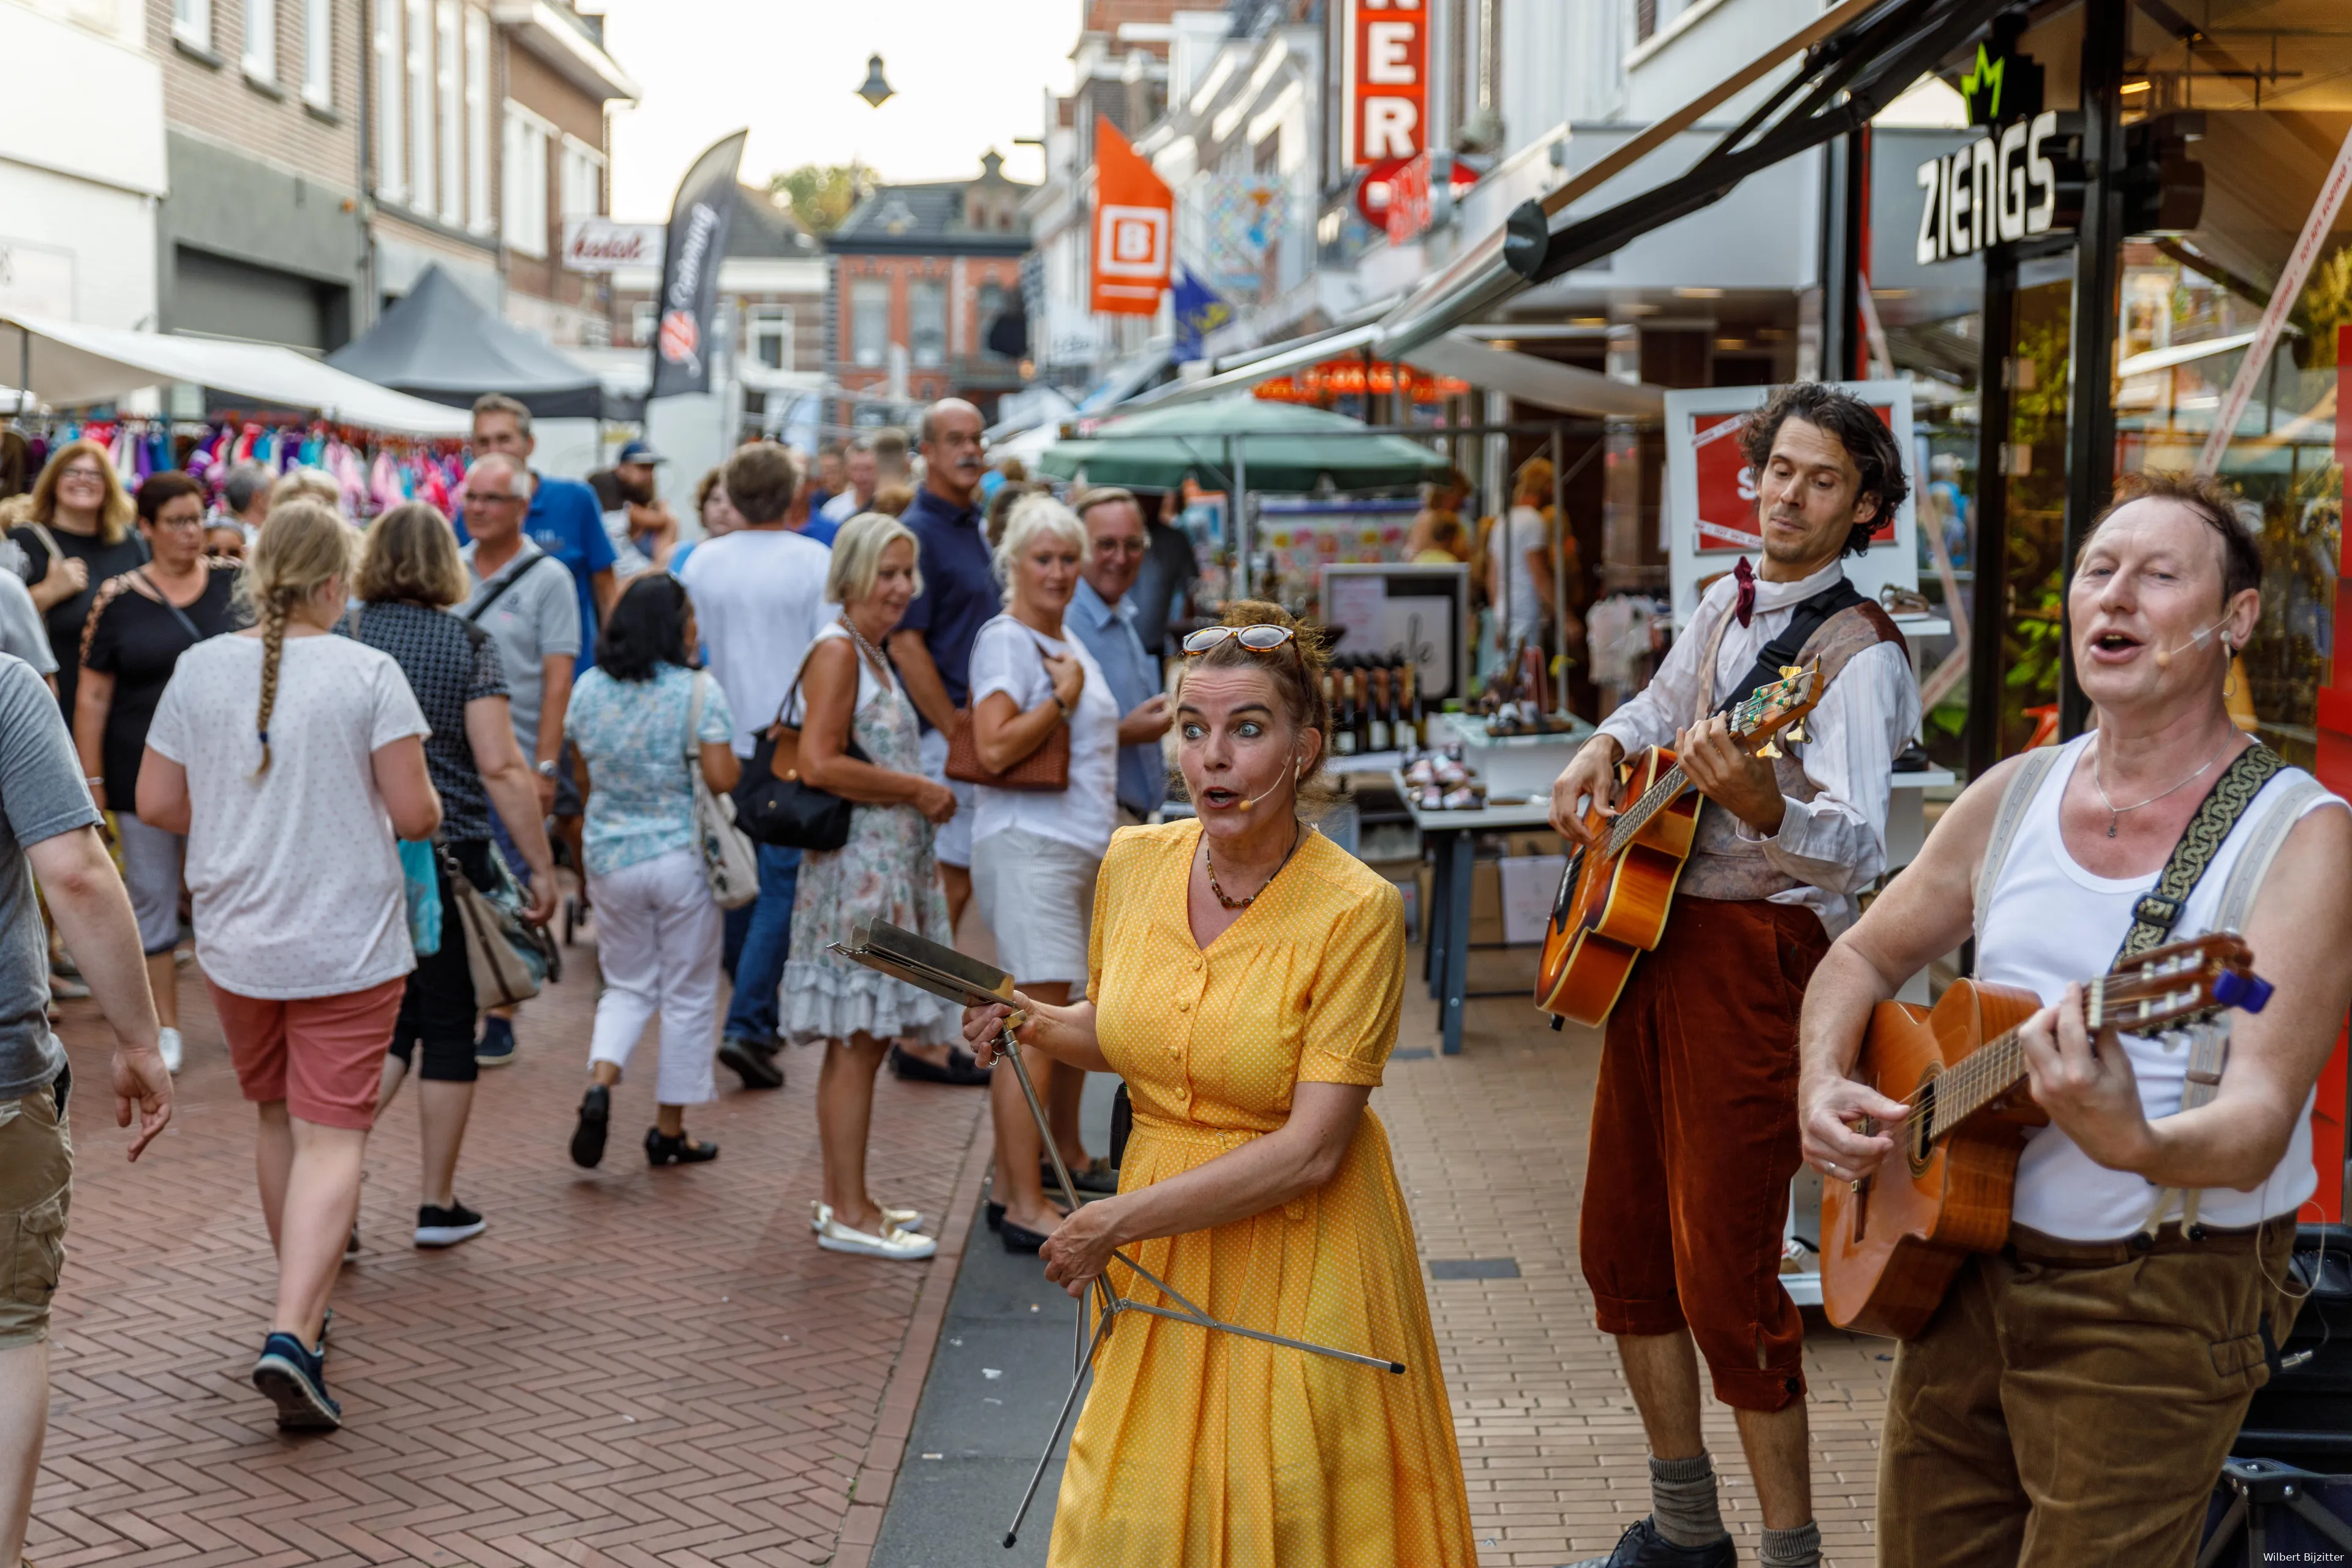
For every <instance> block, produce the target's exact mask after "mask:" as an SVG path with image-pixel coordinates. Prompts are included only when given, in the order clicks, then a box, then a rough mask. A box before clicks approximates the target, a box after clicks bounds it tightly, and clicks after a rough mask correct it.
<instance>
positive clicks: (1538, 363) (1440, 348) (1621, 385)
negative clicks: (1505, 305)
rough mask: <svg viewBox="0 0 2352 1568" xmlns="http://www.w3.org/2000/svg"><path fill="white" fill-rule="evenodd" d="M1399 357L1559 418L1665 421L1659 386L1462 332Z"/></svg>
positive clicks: (1406, 361) (1434, 341)
mask: <svg viewBox="0 0 2352 1568" xmlns="http://www.w3.org/2000/svg"><path fill="white" fill-rule="evenodd" d="M1404 358H1405V363H1408V364H1411V365H1414V366H1416V367H1418V368H1420V369H1422V370H1427V371H1434V372H1436V373H1437V374H1439V375H1451V376H1457V377H1459V378H1460V379H1462V380H1464V381H1468V382H1475V383H1476V384H1478V385H1480V386H1483V387H1487V388H1489V389H1491V390H1493V391H1496V392H1501V393H1507V394H1508V395H1510V396H1511V397H1513V398H1514V399H1516V400H1517V401H1518V402H1520V403H1527V404H1532V405H1535V406H1537V407H1538V408H1550V409H1554V410H1557V411H1558V412H1559V413H1562V414H1590V415H1593V416H1597V417H1600V418H1603V419H1662V418H1664V417H1665V412H1666V389H1665V388H1664V387H1663V386H1653V385H1651V384H1649V383H1647V382H1628V381H1616V380H1612V378H1610V377H1608V376H1605V375H1603V374H1601V373H1600V372H1599V371H1597V370H1587V369H1585V368H1584V367H1583V366H1582V365H1574V364H1562V363H1559V361H1558V360H1549V359H1545V358H1543V357H1542V356H1540V355H1538V354H1531V353H1519V352H1518V351H1517V350H1515V349H1505V348H1497V347H1496V346H1495V345H1493V344H1492V343H1486V342H1479V341H1478V340H1477V339H1476V338H1474V337H1471V336H1469V335H1467V334H1466V333H1463V332H1448V333H1446V334H1445V336H1444V337H1442V338H1433V339H1432V340H1431V341H1430V342H1425V343H1423V344H1422V345H1421V346H1420V347H1419V348H1417V349H1413V350H1412V351H1411V352H1410V353H1407V354H1406V355H1405V356H1404Z"/></svg>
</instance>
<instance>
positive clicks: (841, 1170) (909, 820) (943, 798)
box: [783, 512, 959, 1258]
mask: <svg viewBox="0 0 2352 1568" xmlns="http://www.w3.org/2000/svg"><path fill="white" fill-rule="evenodd" d="M922 588H923V584H922V577H921V574H919V572H918V571H917V570H916V566H915V536H914V534H913V532H912V531H909V530H908V528H907V527H906V525H905V524H903V523H901V522H899V521H898V520H897V519H896V518H891V517H886V516H884V515H883V514H881V513H879V512H863V513H860V514H859V515H858V516H856V517H854V518H851V519H850V520H849V521H847V522H845V523H844V524H842V527H841V532H840V533H839V534H838V535H837V536H835V539H834V542H833V563H832V566H831V569H830V570H829V571H828V572H827V573H826V574H825V585H824V596H825V598H826V600H827V601H828V602H830V603H833V604H837V605H840V606H841V618H840V619H839V620H837V621H835V622H834V623H833V624H832V625H831V626H826V627H825V628H824V630H823V631H821V632H819V633H818V634H817V635H816V638H815V640H814V641H813V642H812V643H810V645H809V651H808V656H807V658H805V659H804V660H803V663H802V665H801V672H800V676H799V692H798V703H797V705H796V706H797V707H798V709H799V710H800V715H801V717H800V725H801V738H800V774H801V778H802V779H803V781H804V782H805V783H807V784H813V785H814V786H815V787H816V788H818V789H822V790H825V791H828V792H830V793H832V794H834V795H840V796H841V797H843V798H844V799H845V800H849V801H852V802H855V803H856V810H855V811H854V812H853V813H852V814H851V816H850V828H849V842H847V843H846V844H845V845H843V846H842V847H840V848H839V849H833V850H811V851H809V852H808V853H807V854H805V855H803V857H802V858H801V874H800V890H799V894H798V896H797V897H796V898H795V899H794V900H793V937H792V957H791V959H790V960H789V961H788V962H787V963H785V965H784V984H783V1008H784V1016H783V1028H784V1033H785V1034H786V1035H787V1036H789V1037H791V1039H792V1040H793V1043H794V1044H795V1045H800V1044H805V1043H807V1042H809V1041H812V1040H822V1041H824V1068H823V1069H822V1071H821V1072H820V1074H819V1076H818V1079H817V1088H816V1121H817V1137H818V1142H819V1143H820V1145H821V1146H822V1148H823V1150H824V1198H823V1199H821V1200H820V1201H818V1202H817V1203H816V1204H815V1205H813V1207H812V1211H811V1215H810V1219H811V1223H812V1225H813V1226H814V1229H815V1231H816V1238H817V1245H818V1246H819V1247H824V1248H826V1249H827V1250H829V1251H834V1252H864V1253H869V1254H871V1255H873V1256H875V1257H877V1258H929V1256H930V1255H931V1254H932V1252H933V1251H935V1250H936V1249H937V1247H938V1244H937V1243H936V1242H934V1241H933V1240H932V1239H931V1238H930V1237H928V1236H922V1235H919V1234H918V1233H917V1229H916V1227H917V1226H919V1225H920V1224H921V1221H922V1216H921V1215H919V1214H917V1213H916V1212H915V1211H913V1210H912V1209H905V1208H889V1207H884V1206H882V1205H877V1204H876V1203H875V1202H874V1200H873V1198H872V1197H871V1196H869V1195H868V1194H867V1193H866V1128H867V1126H868V1124H869V1123H870V1122H871V1121H872V1120H873V1115H874V1075H875V1074H876V1073H877V1071H878V1070H879V1069H880V1068H881V1066H882V1058H883V1057H884V1056H885V1055H886V1054H887V1052H888V1050H889V1048H890V1041H891V1039H892V1038H893V1037H896V1038H898V1039H905V1040H916V1041H921V1042H924V1043H937V1042H940V1041H946V1040H951V1039H953V1038H955V1037H956V1035H957V1034H958V1032H959V1031H958V1026H957V1023H956V1021H955V1019H954V1016H953V1010H952V1009H951V1008H950V1006H949V1005H947V1004H946V1003H943V1002H940V1001H939V1000H938V999H936V998H935V997H932V996H930V995H929V994H926V993H923V992H920V991H918V990H916V989H915V988H914V987H913V986H911V985H906V984H901V983H899V982H898V981H895V980H889V979H886V978H885V977H883V976H882V975H880V974H877V973H875V972H874V971H872V970H870V969H865V968H861V967H859V966H858V965H856V964H853V963H849V962H848V961H847V960H845V959H844V958H841V957H839V956H838V955H836V954H835V953H831V952H826V951H825V948H826V944H827V943H830V942H847V941H848V940H849V934H850V930H851V928H852V927H854V926H859V925H866V924H870V923H872V922H874V921H888V922H889V923H890V924H892V925H895V926H898V927H900V928H901V929H903V930H907V931H914V932H916V933H918V934H919V935H921V936H925V937H928V938H929V939H930V940H931V941H933V942H951V941H953V940H954V936H953V932H952V931H950V928H949V925H948V907H947V900H946V898H945V896H944V895H943V894H941V892H940V886H939V875H938V871H937V868H936V867H935V864H934V862H933V860H932V858H931V829H932V826H933V825H934V824H937V823H941V822H945V821H946V820H947V819H948V818H949V817H950V816H954V815H955V796H954V795H952V794H951V793H950V792H949V790H948V788H947V786H946V785H945V784H935V783H933V782H932V781H931V780H929V779H928V778H925V777H924V776H923V774H922V771H921V768H922V763H921V761H920V759H919V756H918V754H917V749H916V740H915V708H914V704H913V703H911V702H909V701H908V699H907V694H906V692H905V691H903V690H902V689H900V688H899V686H898V679H897V678H896V677H895V676H893V675H892V673H891V670H890V666H889V664H888V662H887V660H885V659H884V658H883V657H882V656H881V654H880V653H879V652H877V651H876V650H877V648H878V647H879V646H880V644H881V642H882V639H883V638H884V637H887V636H888V635H889V633H890V628H891V627H893V626H897V625H898V617H899V616H901V615H903V614H904V613H905V612H906V608H907V603H908V600H910V599H912V598H913V597H914V596H915V595H917V594H919V593H921V592H922ZM794 706H795V704H794V703H793V700H791V699H787V700H786V707H787V709H788V710H789V709H791V708H793V707H794ZM853 742H854V743H855V745H856V751H852V750H851V746H852V744H853ZM861 752H862V753H863V755H862V756H861V755H860V753H861Z"/></svg>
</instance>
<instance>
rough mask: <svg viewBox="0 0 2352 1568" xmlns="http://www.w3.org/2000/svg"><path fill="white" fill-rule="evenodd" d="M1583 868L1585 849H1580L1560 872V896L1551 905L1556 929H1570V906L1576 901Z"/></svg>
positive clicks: (1552, 926)
mask: <svg viewBox="0 0 2352 1568" xmlns="http://www.w3.org/2000/svg"><path fill="white" fill-rule="evenodd" d="M1583 868H1584V851H1583V850H1582V849H1579V850H1577V851H1576V852H1575V853H1574V854H1572V855H1570V857H1569V858H1568V867H1567V868H1566V869H1565V870H1564V871H1562V872H1561V873H1560V879H1559V897H1558V898H1557V899H1554V900H1552V906H1551V929H1552V930H1553V931H1566V930H1567V929H1568V910H1569V906H1570V905H1571V904H1573V903H1575V902H1576V879H1577V874H1578V873H1579V872H1580V871H1581V870H1582V869H1583Z"/></svg>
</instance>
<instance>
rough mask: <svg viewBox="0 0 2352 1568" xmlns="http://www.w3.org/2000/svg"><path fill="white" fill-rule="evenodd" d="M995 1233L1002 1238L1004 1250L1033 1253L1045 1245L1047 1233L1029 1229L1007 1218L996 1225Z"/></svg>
mask: <svg viewBox="0 0 2352 1568" xmlns="http://www.w3.org/2000/svg"><path fill="white" fill-rule="evenodd" d="M996 1234H997V1235H999V1236H1001V1237H1003V1238H1004V1250H1005V1251H1007V1252H1032V1253H1034V1252H1035V1251H1036V1250H1037V1249H1038V1248H1039V1247H1043V1246H1045V1237H1046V1236H1047V1234H1048V1233H1047V1232H1045V1231H1042V1230H1031V1229H1030V1228H1029V1227H1028V1226H1025V1225H1019V1224H1016V1223H1014V1222H1013V1220H1012V1219H1010V1218H1008V1219H1006V1220H1005V1221H1004V1222H1003V1224H1001V1225H999V1226H997V1227H996Z"/></svg>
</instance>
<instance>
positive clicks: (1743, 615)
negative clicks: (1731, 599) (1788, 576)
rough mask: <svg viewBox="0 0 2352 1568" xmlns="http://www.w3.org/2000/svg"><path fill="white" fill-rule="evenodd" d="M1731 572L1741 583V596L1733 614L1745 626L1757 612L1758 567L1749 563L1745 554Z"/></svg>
mask: <svg viewBox="0 0 2352 1568" xmlns="http://www.w3.org/2000/svg"><path fill="white" fill-rule="evenodd" d="M1731 574H1732V576H1733V577H1735V578H1737V579H1738V583H1739V598H1738V603H1737V604H1736V605H1734V607H1733V614H1735V615H1737V616H1738V617H1739V624H1740V625H1741V626H1746V625H1747V624H1748V621H1749V620H1750V619H1751V618H1752V617H1753V616H1755V614H1756V568H1755V567H1753V566H1750V565H1749V564H1748V557H1746V556H1745V555H1743V556H1741V557H1740V558H1739V563H1738V565H1736V566H1734V567H1732V569H1731Z"/></svg>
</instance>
